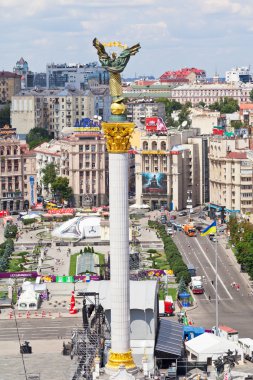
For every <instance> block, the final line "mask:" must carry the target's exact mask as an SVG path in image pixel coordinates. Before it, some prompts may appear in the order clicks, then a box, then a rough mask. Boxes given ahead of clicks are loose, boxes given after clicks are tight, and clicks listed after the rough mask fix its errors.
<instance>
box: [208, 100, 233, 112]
mask: <svg viewBox="0 0 253 380" xmlns="http://www.w3.org/2000/svg"><path fill="white" fill-rule="evenodd" d="M209 108H210V110H213V111H219V112H220V113H234V112H236V111H238V110H239V105H238V101H237V100H236V99H233V98H224V99H220V100H219V101H216V102H214V103H213V104H211V105H210V106H209Z"/></svg>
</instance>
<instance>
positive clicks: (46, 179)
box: [42, 162, 57, 188]
mask: <svg viewBox="0 0 253 380" xmlns="http://www.w3.org/2000/svg"><path fill="white" fill-rule="evenodd" d="M42 174H43V177H42V182H43V184H44V186H45V187H46V188H48V185H52V183H53V182H54V181H55V180H56V177H57V172H56V166H55V164H54V163H52V162H51V163H50V164H48V165H46V166H45V168H44V169H42Z"/></svg>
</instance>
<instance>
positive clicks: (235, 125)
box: [231, 120, 243, 129]
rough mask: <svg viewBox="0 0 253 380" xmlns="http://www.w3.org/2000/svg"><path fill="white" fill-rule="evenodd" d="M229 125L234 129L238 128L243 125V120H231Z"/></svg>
mask: <svg viewBox="0 0 253 380" xmlns="http://www.w3.org/2000/svg"><path fill="white" fill-rule="evenodd" d="M231 127H233V128H234V129H240V128H242V127H243V122H242V121H241V120H231Z"/></svg>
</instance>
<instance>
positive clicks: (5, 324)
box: [0, 318, 81, 342]
mask: <svg viewBox="0 0 253 380" xmlns="http://www.w3.org/2000/svg"><path fill="white" fill-rule="evenodd" d="M17 326H18V332H19V336H20V339H21V341H22V342H23V341H24V340H28V341H30V340H42V339H43V340H45V339H46V340H51V339H60V338H63V339H70V337H71V331H72V329H73V328H75V327H77V326H81V318H61V319H48V318H47V319H29V320H27V319H23V320H18V319H17ZM18 332H17V328H16V324H15V321H14V320H13V319H12V320H2V321H0V341H15V340H18Z"/></svg>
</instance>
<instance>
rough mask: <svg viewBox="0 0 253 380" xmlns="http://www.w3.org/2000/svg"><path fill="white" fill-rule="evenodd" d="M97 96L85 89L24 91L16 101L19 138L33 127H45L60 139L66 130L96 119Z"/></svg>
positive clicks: (15, 122) (14, 117) (13, 116)
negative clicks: (89, 119) (78, 121)
mask: <svg viewBox="0 0 253 380" xmlns="http://www.w3.org/2000/svg"><path fill="white" fill-rule="evenodd" d="M94 107H95V104H94V95H93V94H92V92H91V91H89V90H87V91H81V90H74V89H73V90H70V89H64V90H42V89H33V90H27V91H21V92H20V93H19V94H18V95H16V96H14V97H13V98H12V108H11V123H12V126H13V128H16V129H17V133H18V134H19V135H26V134H27V133H29V131H30V130H31V129H32V128H45V129H47V130H48V132H49V133H50V134H51V135H52V137H54V138H59V137H60V134H61V131H62V129H63V128H64V127H73V126H74V125H75V122H76V120H77V119H82V118H85V117H87V118H91V117H93V116H94Z"/></svg>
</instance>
